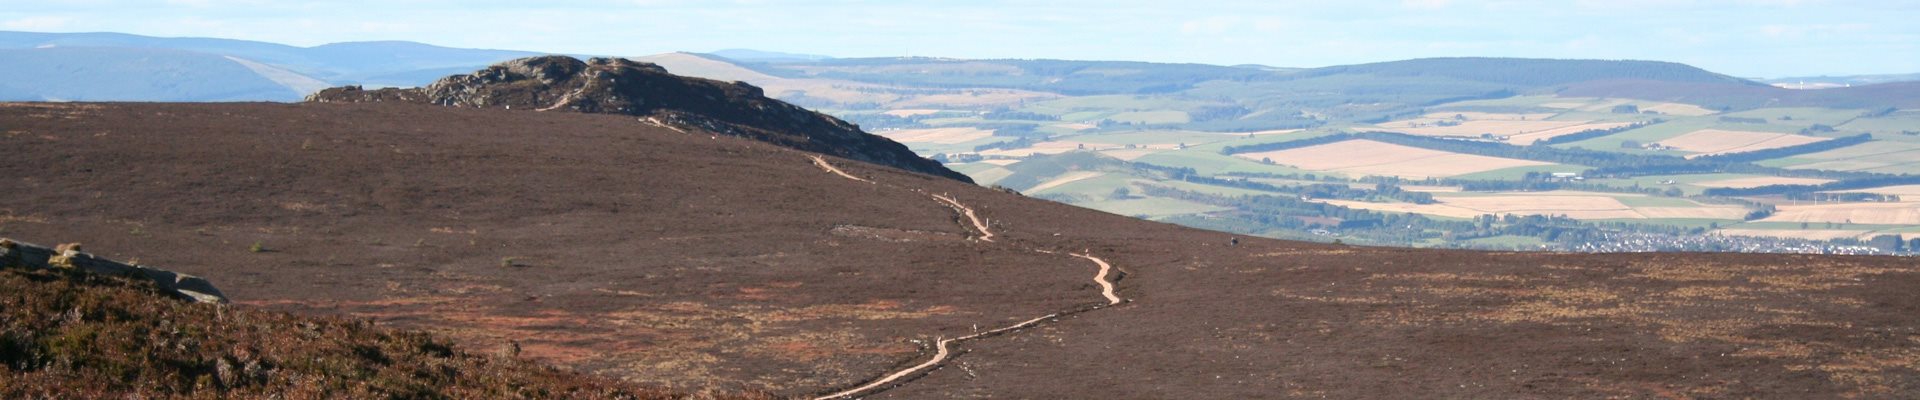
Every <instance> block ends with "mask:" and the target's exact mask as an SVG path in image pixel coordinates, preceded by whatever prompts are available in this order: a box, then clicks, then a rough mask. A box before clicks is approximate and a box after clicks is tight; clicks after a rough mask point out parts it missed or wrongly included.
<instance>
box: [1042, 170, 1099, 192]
mask: <svg viewBox="0 0 1920 400" xmlns="http://www.w3.org/2000/svg"><path fill="white" fill-rule="evenodd" d="M1106 174H1107V173H1105V172H1099V171H1074V172H1068V173H1066V174H1065V175H1060V176H1059V177H1056V178H1053V180H1050V181H1046V182H1044V183H1041V184H1039V185H1034V187H1031V188H1027V190H1026V191H1027V192H1039V191H1042V190H1047V189H1052V188H1056V187H1060V185H1065V184H1069V183H1074V182H1079V181H1084V180H1088V179H1093V178H1098V177H1100V176H1102V175H1106Z"/></svg>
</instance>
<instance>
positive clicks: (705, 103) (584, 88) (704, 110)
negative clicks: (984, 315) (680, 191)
mask: <svg viewBox="0 0 1920 400" xmlns="http://www.w3.org/2000/svg"><path fill="white" fill-rule="evenodd" d="M307 101H309V102H318V103H356V102H412V103H420V104H434V105H441V106H449V107H464V108H507V109H511V108H513V107H519V108H520V109H522V110H538V111H552V110H560V111H571V112H581V113H605V114H624V115H633V116H640V117H643V118H642V120H643V121H645V122H648V123H653V124H668V125H673V126H678V127H683V128H694V127H697V128H700V129H703V130H706V131H711V132H718V133H723V134H728V135H732V136H740V137H747V138H752V139H755V140H760V141H764V142H769V143H774V144H778V145H781V146H786V147H791V148H796V149H801V150H806V151H812V152H817V153H822V154H830V155H834V156H839V157H844V158H848V159H855V160H862V161H868V162H872V163H876V164H884V165H891V166H894V167H898V168H901V169H904V170H908V171H915V172H920V173H925V174H930V175H935V176H941V177H945V178H949V179H954V180H958V181H962V182H969V183H971V182H973V180H972V179H971V178H968V177H967V176H966V175H964V174H960V173H958V172H954V171H952V170H948V169H946V167H944V166H942V165H940V163H938V162H934V161H933V160H928V159H925V158H922V157H920V156H919V155H917V154H915V153H913V151H912V150H909V149H907V147H906V146H904V145H901V144H899V143H897V142H894V141H892V140H888V139H886V138H882V137H879V136H876V135H872V134H869V133H866V132H864V131H861V130H860V128H859V127H858V126H855V125H853V124H850V123H847V122H846V121H842V120H840V119H838V118H834V117H831V116H827V115H825V114H820V113H816V112H813V111H809V110H807V109H804V108H800V107H798V106H794V105H792V104H789V103H786V102H783V101H779V100H774V99H772V98H768V97H766V93H765V92H764V91H762V90H761V89H760V88H758V87H755V86H753V85H749V84H746V83H744V82H738V81H735V82H730V83H729V82H720V81H715V80H709V79H702V78H691V77H683V76H679V75H673V74H671V73H669V72H668V71H667V70H666V69H665V68H662V67H660V66H659V65H655V64H649V63H642V62H637V61H632V60H627V59H621V58H594V59H591V60H587V61H581V60H579V59H575V58H572V57H566V56H544V57H533V58H523V59H518V60H513V61H508V62H504V63H500V64H496V65H494V66H491V67H487V68H485V69H482V70H480V71H477V72H473V73H471V74H466V75H454V76H449V77H446V78H444V79H441V80H439V81H435V82H434V83H433V84H430V85H427V86H426V87H422V88H409V89H399V88H385V89H378V90H364V89H362V88H359V87H341V88H333V89H327V90H323V91H320V92H318V93H314V94H313V95H311V96H308V97H307ZM676 129H678V128H676Z"/></svg>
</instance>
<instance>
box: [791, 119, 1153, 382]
mask: <svg viewBox="0 0 1920 400" xmlns="http://www.w3.org/2000/svg"><path fill="white" fill-rule="evenodd" d="M808 157H811V158H813V164H814V165H815V166H818V167H820V169H821V170H825V171H827V172H830V173H833V174H835V175H840V176H841V177H843V178H847V179H851V180H854V181H859V182H866V183H868V184H876V185H877V184H880V183H879V182H874V181H871V180H867V179H864V178H860V177H857V176H853V175H852V174H848V173H847V172H846V171H842V170H840V168H839V167H835V166H834V165H833V163H829V162H827V160H826V159H825V158H821V157H820V156H817V155H810V156H808ZM886 186H888V187H897V186H893V185H886ZM901 189H902V190H908V189H906V188H901ZM912 190H914V191H916V192H920V190H918V189H912ZM927 196H929V197H932V198H933V199H934V200H935V201H938V202H940V204H941V205H944V206H947V207H948V208H952V209H953V210H954V212H956V213H959V214H960V215H963V216H966V217H967V220H969V221H971V222H972V224H973V228H974V229H976V230H979V231H980V235H981V236H980V237H979V238H978V239H980V240H981V241H983V242H993V236H994V235H993V231H992V230H991V229H989V227H988V225H989V224H988V223H985V222H982V219H981V218H980V217H979V215H978V213H976V212H974V210H973V208H972V207H967V205H966V204H962V203H960V201H959V200H957V199H954V198H952V197H948V196H943V195H938V194H931V193H927ZM1026 249H1027V250H1030V251H1033V252H1037V253H1044V254H1061V253H1060V252H1056V251H1049V250H1042V249H1036V248H1026ZM1066 254H1067V255H1070V256H1074V257H1079V258H1082V259H1086V260H1087V261H1092V262H1093V263H1094V264H1096V265H1099V266H1100V270H1099V272H1096V273H1094V275H1093V281H1094V283H1097V284H1099V285H1100V295H1101V296H1102V297H1104V298H1105V299H1106V301H1107V303H1106V304H1101V305H1094V306H1090V307H1083V308H1079V309H1074V310H1070V311H1063V312H1056V313H1051V314H1047V315H1042V316H1039V317H1037V318H1034V319H1029V320H1026V321H1021V322H1020V323H1017V324H1013V325H1008V326H1005V327H1001V328H999V329H994V330H989V331H985V332H979V333H975V334H972V335H967V336H961V337H956V338H952V339H940V340H937V341H935V342H934V346H933V347H934V354H933V358H930V359H928V360H927V361H925V362H922V363H919V364H915V365H913V366H911V367H907V368H904V369H901V370H899V371H894V372H893V373H890V374H887V375H885V376H881V377H879V378H876V379H874V380H872V381H868V382H867V383H865V384H862V385H859V386H855V387H852V388H848V389H845V390H841V391H837V392H833V393H831V394H827V395H822V396H819V397H814V398H813V400H828V399H838V398H850V397H854V396H857V395H863V394H874V393H879V392H881V391H884V390H886V389H889V388H892V387H893V386H889V385H895V386H897V385H898V384H902V383H904V382H905V381H907V380H910V379H911V378H913V377H916V376H919V375H920V374H922V373H925V372H927V371H930V370H932V369H933V368H935V367H938V366H939V365H940V364H941V363H943V362H946V361H947V360H948V359H951V358H953V356H954V355H956V354H955V352H954V350H953V345H954V344H957V343H960V342H965V341H969V340H975V339H984V338H989V337H994V336H999V335H1001V334H1005V333H1010V332H1013V331H1017V330H1021V329H1026V328H1031V327H1033V326H1035V325H1039V324H1040V323H1042V322H1046V321H1049V320H1054V319H1057V318H1060V317H1062V316H1067V315H1073V314H1079V313H1083V312H1088V311H1093V310H1099V309H1102V308H1107V307H1111V306H1115V305H1119V304H1120V303H1124V302H1126V299H1122V298H1120V296H1119V295H1118V294H1116V293H1115V291H1114V290H1115V289H1114V282H1113V278H1112V277H1110V275H1111V274H1112V271H1113V265H1112V264H1108V263H1107V260H1103V259H1100V258H1099V257H1094V256H1093V255H1092V254H1091V253H1066Z"/></svg>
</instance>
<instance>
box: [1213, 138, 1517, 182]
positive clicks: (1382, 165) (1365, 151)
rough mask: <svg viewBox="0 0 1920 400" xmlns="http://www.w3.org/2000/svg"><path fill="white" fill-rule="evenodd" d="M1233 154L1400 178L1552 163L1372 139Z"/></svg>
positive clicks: (1450, 174)
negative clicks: (1433, 148)
mask: <svg viewBox="0 0 1920 400" xmlns="http://www.w3.org/2000/svg"><path fill="white" fill-rule="evenodd" d="M1236 156H1237V157H1240V158H1245V159H1249V160H1255V161H1259V160H1262V159H1269V158H1270V159H1272V160H1273V162H1274V163H1275V164H1283V165H1291V166H1294V167H1298V168H1301V169H1306V170H1313V171H1333V172H1342V173H1346V174H1349V175H1379V176H1398V177H1403V178H1427V177H1436V178H1440V177H1449V176H1456V175H1465V174H1471V173H1475V172H1485V171H1492V170H1496V169H1505V168H1513V167H1526V166H1539V165H1553V164H1550V163H1544V162H1539V161H1528V160H1515V159H1510V158H1498V157H1487V156H1478V155H1471V154H1459V153H1449V152H1444V151H1438V150H1428V149H1422V148H1418V147H1409V146H1401V145H1397V144H1389V143H1382V142H1377V141H1372V140H1348V141H1343V142H1336V143H1328V144H1323V145H1319V146H1310V147H1302V148H1298V149H1287V150H1277V151H1268V152H1259V153H1243V154H1239V155H1236Z"/></svg>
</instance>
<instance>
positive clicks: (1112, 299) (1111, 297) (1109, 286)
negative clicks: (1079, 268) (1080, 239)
mask: <svg viewBox="0 0 1920 400" xmlns="http://www.w3.org/2000/svg"><path fill="white" fill-rule="evenodd" d="M1073 256H1074V257H1080V258H1085V259H1087V261H1092V262H1093V263H1094V264H1100V272H1099V273H1097V274H1094V275H1093V281H1094V283H1099V284H1100V295H1101V296H1106V297H1107V305H1109V306H1111V305H1118V304H1120V302H1121V301H1122V300H1121V299H1120V295H1117V294H1114V293H1113V280H1112V279H1108V278H1107V273H1108V272H1111V271H1113V265H1112V264H1107V260H1102V259H1100V257H1094V256H1093V255H1091V254H1073Z"/></svg>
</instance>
